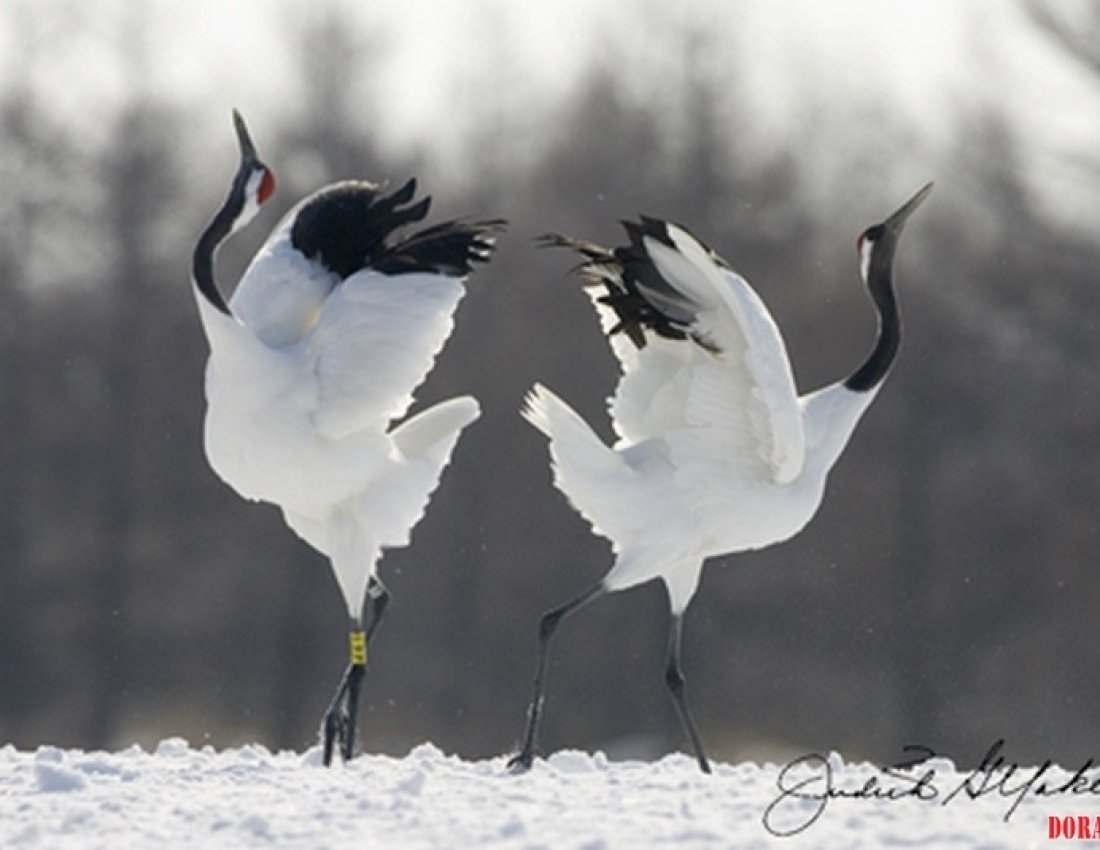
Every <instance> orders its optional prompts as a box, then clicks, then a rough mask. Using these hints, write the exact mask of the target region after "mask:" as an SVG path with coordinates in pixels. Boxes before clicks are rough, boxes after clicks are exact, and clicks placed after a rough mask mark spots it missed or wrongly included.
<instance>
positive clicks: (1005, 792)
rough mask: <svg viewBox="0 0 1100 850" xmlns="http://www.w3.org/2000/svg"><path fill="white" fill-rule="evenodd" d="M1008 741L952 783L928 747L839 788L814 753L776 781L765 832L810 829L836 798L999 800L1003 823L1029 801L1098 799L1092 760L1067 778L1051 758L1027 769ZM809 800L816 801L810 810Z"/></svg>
mask: <svg viewBox="0 0 1100 850" xmlns="http://www.w3.org/2000/svg"><path fill="white" fill-rule="evenodd" d="M1004 746H1005V742H1004V739H1003V738H1002V739H1001V740H999V741H996V742H995V743H994V744H993V746H991V747H990V748H989V750H988V751H987V752H986V754H985V757H984V758H983V759H982V760H981V762H980V763H979V764H978V766H977V767H975V768H974V769H973V770H972V771H970V773H968V774H966V775H965V776H963V777H962V779H961V780H960V779H959V777H958V776H957V775H955V774H954V773H953V774H952V776H951V777H950V782H948V781H947V780H946V779H945V778H944V777H941V776H938V775H937V773H936V768H935V767H934V766H932V765H930V764H928V762H929V760H931V759H933V758H935V757H936V755H937V754H936V753H935V752H934V751H933V750H932V749H931V748H929V747H924V746H907V747H905V748H904V750H903V752H905V753H906V758H904V759H903V760H902V761H900V762H898V763H896V764H892V765H888V766H886V767H883V768H880V769H879V771H878V772H877V773H875V774H873V775H872V776H870V777H869V778H867V779H866V780H864V781H863V782H862V784H858V785H851V786H843V785H839V784H838V783H837V781H836V778H835V777H834V776H833V767H832V765H831V764H830V763H829V759H828V758H826V757H825V756H823V755H820V754H817V753H812V754H810V755H805V756H802V757H800V758H797V759H795V760H794V761H792V762H790V763H788V764H787V765H785V766H784V767H783V768H782V769H781V770H780V771H779V775H778V776H777V777H776V787H777V788H778V789H779V796H777V797H776V798H775V799H774V800H772V802H771V804H770V805H769V806H768V807H767V809H765V810H764V815H763V823H764V828H765V829H767V830H768V832H770V833H771V834H772V835H775V836H780V837H785V836H791V835H796V834H798V833H800V832H803V831H804V830H806V829H809V828H810V827H811V826H813V824H814V823H815V822H816V821H817V820H818V818H820V817H821V816H822V815H823V814H824V813H825V809H826V808H827V807H828V805H829V803H830V802H831V801H832V800H839V799H846V800H872V801H879V802H886V803H889V802H896V801H898V800H920V801H923V802H938V803H939V805H942V806H946V805H949V804H950V803H953V802H955V801H956V800H978V799H980V798H983V797H997V798H1000V799H1004V800H1008V801H1009V803H1008V806H1007V808H1006V809H1005V813H1004V821H1005V823H1008V821H1009V820H1010V819H1011V818H1012V815H1013V814H1015V812H1016V809H1017V808H1019V806H1020V804H1021V803H1022V802H1023V801H1024V800H1025V799H1026V798H1028V797H1059V796H1065V795H1073V796H1079V795H1100V770H1097V771H1096V772H1094V773H1092V774H1091V775H1090V774H1089V771H1092V770H1094V768H1097V765H1096V764H1095V763H1094V762H1093V760H1092V759H1091V758H1089V759H1087V760H1086V761H1085V762H1084V764H1082V765H1081V766H1080V767H1079V768H1077V770H1076V772H1074V773H1073V774H1071V775H1069V777H1068V778H1062V777H1061V776H1059V777H1058V778H1057V779H1055V778H1054V776H1052V775H1051V774H1052V773H1055V772H1057V773H1062V771H1061V769H1060V768H1057V767H1056V766H1055V764H1054V762H1053V761H1051V760H1050V759H1047V760H1045V761H1044V762H1043V763H1042V764H1040V765H1039V766H1038V767H1029V768H1023V767H1021V766H1020V765H1019V764H1018V763H1016V762H1013V761H1009V760H1008V759H1006V758H1005V756H1004V755H1002V751H1003V750H1004ZM805 801H810V802H811V803H813V805H812V806H810V807H807V806H806V805H805Z"/></svg>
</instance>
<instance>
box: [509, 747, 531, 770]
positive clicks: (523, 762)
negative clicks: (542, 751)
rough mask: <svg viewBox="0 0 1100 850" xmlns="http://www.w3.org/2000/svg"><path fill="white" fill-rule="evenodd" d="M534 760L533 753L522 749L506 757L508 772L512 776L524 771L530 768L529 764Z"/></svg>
mask: <svg viewBox="0 0 1100 850" xmlns="http://www.w3.org/2000/svg"><path fill="white" fill-rule="evenodd" d="M534 761H535V754H534V753H532V752H527V751H526V750H524V751H523V752H521V753H517V754H516V755H514V756H512V757H511V758H510V759H508V772H509V773H511V774H512V775H513V776H518V775H519V774H521V773H526V772H527V771H529V770H530V769H531V765H532V764H534Z"/></svg>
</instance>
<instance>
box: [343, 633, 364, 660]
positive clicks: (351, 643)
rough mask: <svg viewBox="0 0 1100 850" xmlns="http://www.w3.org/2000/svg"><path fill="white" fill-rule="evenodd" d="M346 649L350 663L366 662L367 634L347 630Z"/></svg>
mask: <svg viewBox="0 0 1100 850" xmlns="http://www.w3.org/2000/svg"><path fill="white" fill-rule="evenodd" d="M348 649H349V650H350V651H351V663H352V664H359V665H362V664H366V663H367V636H366V635H365V634H364V633H363V632H348Z"/></svg>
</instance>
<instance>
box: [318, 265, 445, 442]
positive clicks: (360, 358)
mask: <svg viewBox="0 0 1100 850" xmlns="http://www.w3.org/2000/svg"><path fill="white" fill-rule="evenodd" d="M462 281H463V279H462V278H452V277H445V276H442V275H438V274H421V273H412V274H403V275H392V276H388V275H383V274H379V273H377V272H374V271H370V270H364V271H361V272H359V273H357V274H355V275H352V276H351V277H349V278H348V279H347V280H345V281H344V282H343V283H341V284H340V286H339V287H337V288H336V290H335V291H333V293H332V295H330V296H329V298H328V300H327V301H326V302H325V306H324V308H323V309H322V311H321V316H320V318H319V319H318V321H317V325H316V326H315V327H314V328H313V331H312V332H311V334H310V335H309V337H308V339H307V341H306V345H307V347H308V357H309V360H310V362H311V364H312V366H313V369H314V371H315V373H316V376H317V387H318V396H317V407H316V410H315V411H314V414H313V416H314V422H315V424H316V425H317V428H318V430H319V431H320V432H321V433H322V434H324V435H325V436H327V437H330V438H332V439H339V438H341V437H345V436H347V435H348V434H351V433H354V432H355V431H358V430H361V429H364V428H369V427H377V428H385V427H386V425H387V424H388V423H389V422H390V421H392V420H393V419H396V418H397V417H399V416H401V415H402V414H404V413H405V411H406V410H408V408H409V406H410V405H411V404H412V401H413V398H412V393H413V390H415V389H416V388H417V387H418V386H419V385H420V383H421V382H422V381H423V380H424V378H425V376H426V375H427V374H428V372H429V370H430V369H431V367H432V364H433V363H434V362H435V358H436V355H437V354H438V353H439V351H440V349H441V348H442V347H443V344H444V343H445V342H446V341H447V337H448V336H450V334H451V330H452V329H453V327H454V322H453V320H452V316H453V315H454V311H455V309H456V308H457V307H458V302H459V301H460V300H461V299H462V296H463V294H464V292H465V290H464V289H463V286H462Z"/></svg>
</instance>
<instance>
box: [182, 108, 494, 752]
mask: <svg viewBox="0 0 1100 850" xmlns="http://www.w3.org/2000/svg"><path fill="white" fill-rule="evenodd" d="M233 118H234V125H235V128H236V133H237V141H238V143H239V146H240V166H239V168H238V171H237V174H236V176H235V177H234V178H233V183H232V185H231V187H230V190H229V195H228V197H227V198H226V200H225V203H224V204H223V205H222V207H221V209H219V210H218V212H217V213H216V214H215V215H214V217H213V219H212V220H211V222H210V224H209V225H208V226H207V228H206V229H205V230H204V231H203V233H202V235H201V236H200V237H199V240H198V244H197V245H196V247H195V252H194V258H193V259H194V265H193V283H194V291H195V296H196V299H197V301H198V307H199V314H200V316H201V319H202V326H203V329H204V330H205V332H206V338H207V341H208V343H209V345H210V359H209V361H208V363H207V368H206V399H207V405H208V407H207V414H206V430H205V445H206V456H207V458H208V459H209V461H210V465H211V467H213V469H214V471H215V472H216V473H217V475H218V476H219V477H220V478H221V479H222V480H223V481H225V482H226V483H227V484H228V485H229V486H230V487H232V488H233V489H234V490H236V491H237V493H239V494H240V495H241V496H243V497H244V498H246V499H251V500H255V501H262V502H269V503H272V504H275V505H278V506H279V507H280V508H281V509H282V512H283V517H284V519H285V520H286V523H287V525H289V526H290V527H291V528H292V529H293V530H294V531H295V532H297V534H298V535H299V536H300V537H301V538H302V539H304V540H305V541H306V542H307V543H309V544H310V545H311V546H312V547H313V548H314V549H317V550H318V551H319V552H322V553H323V554H325V555H327V556H328V557H329V559H330V561H331V563H332V569H333V571H334V573H335V575H336V581H337V583H338V584H339V586H340V591H341V593H342V594H343V597H344V601H345V603H346V604H347V612H348V616H349V620H350V622H349V635H350V637H349V644H350V663H349V665H348V667H347V670H346V672H345V674H344V676H343V678H342V680H341V682H340V686H339V688H338V689H337V691H336V694H335V696H334V697H333V700H332V702H331V704H330V705H329V707H328V710H327V711H326V713H325V717H324V722H323V738H324V751H323V758H324V763H325V764H326V765H328V764H330V763H331V761H332V756H333V753H334V751H338V752H339V754H340V756H341V757H342V758H343V759H345V760H346V759H349V758H351V756H352V753H353V747H354V741H355V729H356V714H357V711H358V703H359V692H360V686H361V682H362V679H363V675H364V672H365V666H366V658H367V643H368V642H369V640H370V638H371V636H372V635H373V633H374V631H375V629H377V628H378V625H379V623H380V622H381V620H382V615H383V612H384V611H385V608H386V604H387V601H388V599H389V594H388V592H387V590H386V588H385V585H384V584H383V583H382V581H381V580H380V579H379V577H378V574H377V562H378V560H379V558H380V556H381V554H382V551H383V550H384V549H386V548H389V547H397V546H404V545H406V544H408V542H409V534H410V531H411V529H412V528H413V526H414V525H415V524H416V523H417V521H418V520H419V519H420V517H421V516H422V515H423V513H424V511H425V509H426V507H427V504H428V499H429V497H430V496H431V494H432V492H433V491H434V490H435V488H436V486H437V485H438V483H439V480H440V476H441V475H442V472H443V469H444V467H445V466H446V465H447V463H448V461H449V460H450V456H451V452H452V450H453V448H454V446H455V443H456V441H457V440H458V437H459V434H460V433H461V432H462V430H463V429H464V428H465V427H466V426H467V425H469V424H470V423H471V422H473V421H474V420H475V419H476V418H477V417H478V415H479V408H478V404H477V402H476V401H475V400H474V399H473V398H472V397H470V396H459V397H457V398H452V399H449V400H447V401H443V402H440V403H438V404H436V405H434V406H432V407H429V408H428V409H426V410H422V411H420V412H419V413H417V414H416V415H414V416H410V417H408V418H405V419H404V420H403V421H401V422H400V424H398V425H396V426H392V427H391V425H392V423H393V422H394V421H395V420H398V419H401V418H402V417H404V416H405V414H406V412H407V411H408V409H409V407H410V405H411V404H412V402H413V397H412V393H413V391H414V390H415V389H416V387H417V386H418V385H419V384H420V383H421V381H423V380H424V378H425V376H426V375H427V374H428V372H429V370H430V369H431V367H432V363H433V362H434V360H435V357H436V355H437V354H438V353H439V351H440V349H441V348H442V347H443V344H444V343H445V342H446V340H447V337H448V336H449V335H450V333H451V330H452V327H453V320H452V316H453V314H454V312H455V309H456V307H457V306H458V302H459V300H460V299H461V298H462V295H463V293H464V288H463V284H464V281H465V279H466V277H467V276H468V275H469V274H470V272H471V271H472V268H473V264H474V263H478V262H486V261H488V259H489V257H490V255H491V253H492V250H493V246H494V237H495V235H496V233H497V232H498V231H499V230H500V229H501V227H502V226H503V222H502V221H499V220H494V221H476V222H469V221H447V222H443V223H441V224H437V225H434V226H431V227H426V228H423V229H420V230H415V231H413V232H411V233H407V232H405V228H406V226H408V225H412V224H414V223H416V222H419V221H421V220H422V219H423V218H424V217H425V216H426V215H427V212H428V206H429V204H430V198H427V197H425V198H423V199H422V200H419V201H415V202H414V201H413V196H414V195H415V192H416V182H415V181H414V180H409V181H408V182H407V183H406V184H405V185H404V186H402V187H401V188H400V189H398V190H397V191H395V192H393V193H391V194H386V192H385V191H384V188H383V187H382V186H378V185H375V184H373V183H368V182H366V181H361V180H354V181H352V180H349V181H344V182H340V183H335V184H332V185H329V186H326V187H324V188H322V189H320V190H319V191H317V192H315V193H314V194H312V195H310V196H309V197H307V198H305V199H304V200H303V201H302V202H301V203H299V204H298V205H297V206H296V207H294V209H292V210H291V211H290V212H289V213H288V214H287V216H286V217H285V219H284V220H283V221H282V223H281V224H279V226H278V227H276V228H275V230H274V231H273V232H272V234H271V236H270V237H269V238H268V240H267V242H266V243H265V244H264V246H263V247H262V248H261V249H260V251H259V252H258V253H257V254H256V256H255V257H254V258H253V260H252V262H251V264H250V265H249V266H248V269H247V270H246V271H245V273H244V276H243V277H242V278H241V280H240V282H239V284H238V285H237V287H236V290H235V291H234V293H233V296H232V298H231V299H230V300H229V301H228V302H226V300H225V298H224V297H223V296H222V294H221V291H220V290H219V288H218V285H217V283H216V281H215V277H214V255H215V252H216V251H217V249H218V246H219V245H220V244H221V243H222V242H223V241H224V240H225V239H226V238H227V237H229V236H230V235H232V234H233V233H234V232H235V231H237V230H238V229H240V228H242V227H244V226H245V225H246V224H247V223H248V222H249V221H250V220H251V219H252V218H253V217H254V216H255V215H256V213H257V212H258V211H259V209H260V206H261V205H262V204H263V203H264V201H266V200H267V199H268V198H269V197H270V196H271V194H272V192H273V191H274V189H275V181H274V177H273V176H272V172H271V170H270V169H269V168H268V167H267V166H266V165H265V164H264V163H263V162H262V161H261V160H260V158H259V156H258V155H257V153H256V148H255V146H254V145H253V143H252V140H251V138H250V137H249V133H248V129H247V128H246V127H245V124H244V121H243V120H242V119H241V117H240V115H239V114H237V113H234V115H233ZM368 602H369V604H368ZM364 608H367V616H364Z"/></svg>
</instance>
